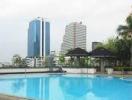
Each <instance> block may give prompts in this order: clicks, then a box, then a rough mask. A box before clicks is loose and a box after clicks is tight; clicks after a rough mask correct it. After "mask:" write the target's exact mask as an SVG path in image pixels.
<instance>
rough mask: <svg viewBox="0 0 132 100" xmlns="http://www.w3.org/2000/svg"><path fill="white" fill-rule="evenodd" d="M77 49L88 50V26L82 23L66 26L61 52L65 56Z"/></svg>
mask: <svg viewBox="0 0 132 100" xmlns="http://www.w3.org/2000/svg"><path fill="white" fill-rule="evenodd" d="M77 47H79V48H82V49H85V50H86V25H83V24H82V22H80V23H78V22H73V23H70V24H69V25H67V26H66V28H65V35H64V37H63V43H62V45H61V52H62V53H63V54H65V53H67V51H68V50H70V49H74V48H77Z"/></svg>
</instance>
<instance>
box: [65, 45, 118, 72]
mask: <svg viewBox="0 0 132 100" xmlns="http://www.w3.org/2000/svg"><path fill="white" fill-rule="evenodd" d="M66 56H70V58H71V60H73V61H74V63H76V66H75V67H77V66H78V67H84V66H82V65H81V63H80V59H82V58H85V57H87V58H88V57H89V59H88V60H89V62H90V63H93V65H92V64H90V67H97V69H98V71H101V72H105V67H112V66H114V65H115V63H116V59H115V58H116V56H115V55H114V54H113V53H112V52H111V51H109V50H108V49H105V48H103V47H100V48H97V49H94V50H92V51H90V52H87V51H86V50H84V49H81V48H75V49H73V50H70V51H69V52H68V53H66ZM97 61H98V62H97ZM96 63H98V66H94V64H96Z"/></svg>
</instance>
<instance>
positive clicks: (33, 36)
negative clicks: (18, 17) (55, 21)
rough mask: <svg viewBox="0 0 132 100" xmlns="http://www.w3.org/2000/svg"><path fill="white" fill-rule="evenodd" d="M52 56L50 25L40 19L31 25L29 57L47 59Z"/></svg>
mask: <svg viewBox="0 0 132 100" xmlns="http://www.w3.org/2000/svg"><path fill="white" fill-rule="evenodd" d="M49 54H50V23H49V22H48V21H47V20H43V18H40V17H38V18H37V19H34V20H32V21H31V22H30V23H29V28H28V57H31V58H34V57H37V58H39V57H45V56H48V55H49Z"/></svg>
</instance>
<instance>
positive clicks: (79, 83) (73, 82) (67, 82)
mask: <svg viewBox="0 0 132 100" xmlns="http://www.w3.org/2000/svg"><path fill="white" fill-rule="evenodd" d="M59 84H60V87H61V89H62V91H63V92H64V94H69V95H72V96H75V97H81V96H84V95H86V94H87V93H88V92H90V91H91V89H92V80H91V79H90V78H83V77H60V79H59Z"/></svg>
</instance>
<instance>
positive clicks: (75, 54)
mask: <svg viewBox="0 0 132 100" xmlns="http://www.w3.org/2000/svg"><path fill="white" fill-rule="evenodd" d="M65 55H66V56H70V57H71V58H75V57H76V58H77V61H78V62H79V65H80V57H86V56H88V55H89V53H88V52H87V51H85V50H84V49H81V48H75V49H72V50H70V51H68V53H66V54H65Z"/></svg>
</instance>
